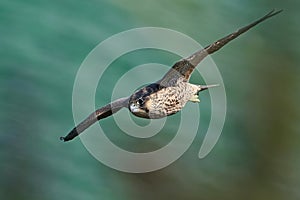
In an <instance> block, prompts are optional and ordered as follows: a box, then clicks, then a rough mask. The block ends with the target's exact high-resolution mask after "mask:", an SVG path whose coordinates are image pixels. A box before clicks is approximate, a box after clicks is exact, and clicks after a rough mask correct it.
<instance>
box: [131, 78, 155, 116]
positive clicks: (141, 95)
mask: <svg viewBox="0 0 300 200" xmlns="http://www.w3.org/2000/svg"><path fill="white" fill-rule="evenodd" d="M159 89H160V85H159V84H157V83H153V84H150V85H148V86H146V87H143V88H141V89H139V90H137V91H136V92H135V93H134V94H133V95H131V97H130V99H129V105H128V108H129V110H130V112H131V113H132V114H134V115H136V116H138V117H142V118H150V117H149V108H150V106H149V104H150V103H151V99H150V97H149V96H150V95H151V94H153V93H155V92H157V91H158V90H159Z"/></svg>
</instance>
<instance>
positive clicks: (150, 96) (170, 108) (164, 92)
mask: <svg viewBox="0 0 300 200" xmlns="http://www.w3.org/2000/svg"><path fill="white" fill-rule="evenodd" d="M280 12H281V10H280V11H276V12H275V11H274V10H272V11H271V12H269V13H268V14H267V15H265V16H264V17H262V18H260V19H258V20H257V21H255V22H253V23H251V24H249V25H248V26H245V27H243V28H241V29H239V30H237V31H236V32H234V33H231V34H229V35H227V36H225V37H224V38H222V39H220V40H218V41H216V42H214V43H212V44H211V45H208V46H207V47H205V48H204V49H201V50H199V51H197V52H195V53H194V54H192V55H191V56H189V57H188V58H185V59H182V60H180V61H178V62H177V63H175V64H174V66H173V67H172V68H171V69H170V70H169V71H168V72H167V73H166V74H165V75H164V77H163V78H162V79H161V80H159V81H157V82H155V83H153V84H150V85H148V86H145V87H143V88H141V89H140V90H138V91H136V92H135V93H134V94H132V95H131V96H130V97H125V98H121V99H118V100H116V101H114V102H112V103H110V104H108V105H106V106H104V107H102V108H100V109H98V110H96V111H95V112H94V113H92V114H91V115H90V116H88V117H87V118H86V119H85V120H84V121H83V122H81V123H80V124H79V125H77V126H76V127H75V128H74V129H73V130H72V131H71V132H70V133H69V134H68V135H67V136H66V137H61V138H60V139H61V140H63V141H69V140H72V139H73V138H74V137H76V136H77V135H79V134H80V133H81V132H83V131H84V130H85V129H87V128H88V127H89V126H91V125H92V124H94V123H95V122H96V121H98V120H100V119H103V118H106V117H108V116H110V115H112V114H113V113H115V112H117V111H119V110H120V109H121V108H124V107H126V108H128V109H129V111H130V112H131V113H133V114H134V115H136V116H138V117H142V118H154V119H157V118H162V117H165V116H169V115H172V114H175V113H177V112H178V111H180V110H181V109H182V108H183V107H184V106H185V104H186V103H187V102H188V101H192V102H199V101H200V100H199V98H198V93H199V92H200V91H203V90H206V89H208V88H210V87H214V86H217V85H208V86H205V85H204V86H201V85H194V84H191V83H189V82H188V81H189V79H190V76H191V74H192V72H193V71H194V69H195V67H196V66H197V65H198V64H199V63H200V62H201V61H202V60H203V59H204V58H205V57H206V56H207V55H209V54H212V53H214V52H216V51H218V50H219V49H220V48H222V47H223V46H224V45H225V44H227V43H228V42H230V41H231V40H233V39H235V38H236V37H238V36H239V35H241V34H242V33H244V32H246V31H248V30H249V29H251V28H252V27H254V26H255V25H257V24H259V23H260V22H262V21H264V20H266V19H268V18H270V17H272V16H274V15H276V14H278V13H280Z"/></svg>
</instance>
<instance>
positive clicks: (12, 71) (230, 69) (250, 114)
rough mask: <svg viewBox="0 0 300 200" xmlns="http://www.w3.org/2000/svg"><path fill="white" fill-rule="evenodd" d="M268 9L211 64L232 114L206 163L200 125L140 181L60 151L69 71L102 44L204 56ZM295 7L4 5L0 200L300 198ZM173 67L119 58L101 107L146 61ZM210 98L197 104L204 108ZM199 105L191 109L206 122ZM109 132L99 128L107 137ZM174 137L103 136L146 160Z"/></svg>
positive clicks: (235, 0) (66, 1)
mask: <svg viewBox="0 0 300 200" xmlns="http://www.w3.org/2000/svg"><path fill="white" fill-rule="evenodd" d="M272 8H278V9H284V12H283V13H281V14H280V15H279V16H276V17H274V18H273V19H271V20H269V21H267V22H265V23H263V24H262V25H260V26H259V27H256V28H255V29H253V30H251V31H250V32H249V33H247V34H246V35H243V36H242V37H240V38H239V39H237V40H236V41H234V42H232V43H230V45H228V46H226V47H225V48H224V49H222V50H221V51H220V52H217V53H216V54H214V55H213V59H214V61H215V62H216V64H217V65H218V66H219V70H220V71H221V73H222V76H223V79H224V84H225V87H226V92H227V101H228V103H227V109H228V111H227V118H226V123H225V126H224V130H223V133H222V135H221V137H220V139H219V141H218V143H217V145H216V146H215V148H214V149H213V151H212V152H211V153H210V154H209V155H208V156H207V157H205V158H204V159H201V160H200V159H198V157H197V155H198V151H199V148H200V145H201V143H202V141H203V137H204V133H205V123H203V124H204V125H203V127H204V128H200V129H199V133H198V134H197V137H196V138H195V140H194V143H193V144H192V146H191V147H190V148H189V149H188V151H187V152H186V153H185V154H184V155H183V156H182V157H181V158H180V159H179V160H177V161H176V162H174V163H173V164H171V165H170V166H168V167H166V168H164V169H162V170H159V171H155V172H151V173H146V174H127V173H122V172H119V171H116V170H113V169H110V168H108V167H107V166H105V165H103V164H101V163H100V162H98V161H97V160H95V159H94V158H93V157H92V156H91V155H90V154H89V153H88V151H87V150H86V149H85V148H84V146H83V145H82V143H81V142H80V140H78V139H77V140H74V141H72V142H71V143H68V144H64V143H61V142H60V141H59V140H58V138H59V136H61V135H64V134H65V133H67V132H68V131H69V130H70V129H71V128H72V127H73V126H74V121H73V117H72V116H73V115H72V89H73V83H74V80H75V77H76V72H77V70H78V68H79V66H80V64H81V62H82V61H83V59H84V58H85V57H86V56H87V54H88V53H89V52H90V51H91V50H92V49H93V48H94V47H95V46H96V45H97V44H98V43H99V42H101V41H103V40H105V39H106V38H108V37H110V36H111V35H113V34H116V33H119V32H121V31H124V30H128V29H131V28H136V27H144V26H158V27H165V28H170V29H174V30H176V31H180V32H182V33H185V34H187V35H189V36H190V37H192V38H194V39H195V40H197V41H198V42H199V43H200V44H202V45H206V44H209V43H211V42H213V41H214V40H215V39H218V38H220V37H222V36H224V35H225V34H227V33H230V32H232V31H233V30H236V29H237V28H238V27H240V26H242V25H245V24H247V23H249V22H251V21H252V20H254V19H256V18H258V17H260V16H262V15H264V14H265V13H266V12H268V11H269V10H271V9H272ZM299 8H300V2H299V1H296V0H294V1H293V0H289V1H279V0H260V1H253V0H251V1H250V0H244V1H239V0H228V1H215V0H212V1H198V0H185V1H183V0H163V1H158V0H154V1H136V0H132V1H131V0H124V1H117V0H112V1H96V0H91V1H70V0H61V1H37V0H29V1H22V0H13V1H11V0H1V1H0V109H1V112H0V159H1V160H0V169H1V170H0V199H10V200H15V199H30V200H34V199H44V200H48V199H49V200H50V199H73V200H76V199H78V200H79V199H85V200H93V199H207V200H209V199H300V191H299V188H300V158H299V153H300V147H299V146H300V125H299V119H300V118H299V106H298V103H299V102H300V98H299V97H300V94H299V91H300V81H299V75H300V74H299V72H300V70H299V64H300V58H299V51H300V50H299V49H300V48H299V43H300V40H299V35H300V28H299V22H298V21H299V18H300V14H299ZM177 58H178V57H176V56H174V55H170V54H167V53H166V52H160V51H151V50H149V51H144V52H135V53H132V54H129V55H127V57H126V56H124V57H123V58H120V60H119V61H118V62H116V63H117V64H118V66H112V67H111V68H109V70H108V71H107V75H108V77H110V78H106V79H105V78H104V79H101V80H100V82H99V92H98V93H99V94H98V93H97V106H101V105H103V104H106V103H107V102H108V101H109V100H110V97H111V89H112V87H113V85H114V84H115V81H116V80H117V79H118V77H120V76H122V74H123V73H124V72H126V70H129V69H131V68H133V67H134V66H136V65H137V64H142V63H148V62H160V63H163V64H166V65H172V63H174V62H175V61H176V59H177ZM195 76H197V75H195ZM195 76H193V77H192V81H193V82H198V83H199V80H198V79H197V77H195ZM87 81H88V80H87ZM103 83H105V86H108V87H103ZM129 92H131V91H129ZM208 98H209V96H208V95H207V94H203V97H202V100H203V101H204V102H205V99H208ZM83 103H84V102H83ZM207 105H209V104H206V103H203V104H200V105H199V106H200V109H201V112H202V116H203V121H204V122H207V121H209V109H206V107H207ZM192 119H193V118H192V116H191V120H192ZM174 120H175V122H176V123H177V121H176V120H178V119H177V118H175V119H174ZM176 123H174V124H176ZM113 125H114V121H113V120H112V119H107V120H104V121H103V126H104V127H106V129H109V128H110V127H112V126H113ZM176 128H177V126H176V125H174V126H172V125H170V126H168V127H167V128H166V129H164V133H163V134H161V133H160V134H158V136H155V137H154V138H153V139H152V141H151V142H147V143H146V144H145V145H143V144H144V142H145V141H143V140H141V139H140V140H133V139H132V138H128V137H124V136H122V133H120V131H119V130H117V129H114V131H111V136H110V137H111V140H112V141H114V142H115V143H118V145H120V146H122V147H123V148H128V150H132V151H134V150H136V151H139V150H140V151H144V150H148V149H151V148H159V147H160V146H161V145H162V144H166V143H167V141H168V140H171V139H172V137H173V136H172V133H173V132H176Z"/></svg>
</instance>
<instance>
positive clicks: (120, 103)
mask: <svg viewBox="0 0 300 200" xmlns="http://www.w3.org/2000/svg"><path fill="white" fill-rule="evenodd" d="M128 102H129V98H128V97H125V98H121V99H118V100H116V101H113V102H111V103H110V104H107V105H106V106H103V107H102V108H99V109H98V110H96V111H95V112H93V113H92V114H90V115H89V116H88V117H87V118H86V119H85V120H83V121H82V122H81V123H80V124H78V125H77V126H76V127H75V128H73V129H72V130H71V131H70V132H69V134H68V135H67V136H66V137H60V139H61V140H63V141H64V142H66V141H69V140H72V139H73V138H75V137H76V136H78V135H79V134H80V133H81V132H83V131H84V130H85V129H87V128H88V127H90V126H91V125H92V124H94V123H95V122H96V121H98V120H100V119H103V118H106V117H108V116H110V115H112V114H114V113H116V112H118V111H119V110H120V109H121V108H123V107H128Z"/></svg>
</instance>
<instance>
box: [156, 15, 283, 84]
mask: <svg viewBox="0 0 300 200" xmlns="http://www.w3.org/2000/svg"><path fill="white" fill-rule="evenodd" d="M281 11H282V10H279V11H276V12H275V10H272V11H271V12H269V13H268V14H266V15H265V16H263V17H262V18H260V19H258V20H256V21H255V22H252V23H251V24H249V25H247V26H245V27H243V28H240V29H239V30H237V31H236V32H234V33H231V34H229V35H227V36H225V37H223V38H221V39H219V40H218V41H216V42H214V43H212V44H211V45H208V46H207V47H205V48H204V49H201V50H199V51H197V52H195V53H194V54H192V55H191V56H189V57H187V58H185V59H182V60H180V61H178V62H177V63H175V64H174V66H173V67H172V68H171V69H170V70H169V71H168V72H167V73H166V75H165V76H164V77H163V78H162V79H161V80H160V81H158V83H160V84H162V85H165V86H170V85H173V84H174V83H176V81H177V79H178V78H183V80H184V81H188V80H189V78H190V76H191V74H192V72H193V71H194V69H195V67H196V66H197V65H198V64H199V63H200V62H201V61H202V60H203V59H204V58H205V57H206V56H207V55H209V54H212V53H214V52H216V51H218V50H219V49H221V48H222V47H223V46H224V45H225V44H227V43H228V42H230V41H231V40H233V39H235V38H237V37H238V36H239V35H241V34H242V33H245V32H246V31H248V30H249V29H251V28H252V27H254V26H256V25H257V24H259V23H261V22H263V21H264V20H266V19H268V18H270V17H272V16H274V15H277V14H278V13H280V12H281Z"/></svg>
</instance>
